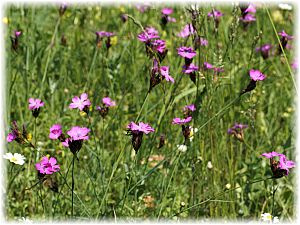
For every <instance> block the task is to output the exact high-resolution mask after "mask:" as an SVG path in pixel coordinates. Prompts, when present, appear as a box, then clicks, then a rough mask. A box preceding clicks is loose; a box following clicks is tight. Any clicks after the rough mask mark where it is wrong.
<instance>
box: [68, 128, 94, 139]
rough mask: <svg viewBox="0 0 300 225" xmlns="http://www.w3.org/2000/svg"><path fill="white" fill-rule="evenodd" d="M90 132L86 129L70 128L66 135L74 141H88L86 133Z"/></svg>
mask: <svg viewBox="0 0 300 225" xmlns="http://www.w3.org/2000/svg"><path fill="white" fill-rule="evenodd" d="M89 132H90V129H88V128H86V127H78V126H75V127H72V128H71V130H69V131H68V132H67V134H68V135H69V136H70V137H71V138H72V140H74V141H78V140H88V139H89V136H88V133H89Z"/></svg>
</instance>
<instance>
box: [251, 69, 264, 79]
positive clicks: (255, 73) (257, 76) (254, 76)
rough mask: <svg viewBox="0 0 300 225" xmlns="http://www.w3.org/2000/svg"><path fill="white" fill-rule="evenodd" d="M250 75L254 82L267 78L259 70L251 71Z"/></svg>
mask: <svg viewBox="0 0 300 225" xmlns="http://www.w3.org/2000/svg"><path fill="white" fill-rule="evenodd" d="M249 74H250V77H251V79H252V80H254V81H258V80H264V79H265V78H266V76H265V75H264V74H263V73H262V72H260V71H259V70H254V69H251V70H250V71H249Z"/></svg>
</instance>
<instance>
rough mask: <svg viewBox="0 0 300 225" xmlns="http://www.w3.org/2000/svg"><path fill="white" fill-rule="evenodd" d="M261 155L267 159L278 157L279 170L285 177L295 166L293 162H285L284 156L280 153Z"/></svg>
mask: <svg viewBox="0 0 300 225" xmlns="http://www.w3.org/2000/svg"><path fill="white" fill-rule="evenodd" d="M261 155H262V156H264V157H266V158H268V159H271V158H274V157H279V169H282V170H285V175H286V176H287V175H288V174H289V169H291V168H294V167H295V166H296V165H295V162H293V161H290V160H287V159H286V156H285V155H284V154H282V153H278V152H268V153H263V154H261Z"/></svg>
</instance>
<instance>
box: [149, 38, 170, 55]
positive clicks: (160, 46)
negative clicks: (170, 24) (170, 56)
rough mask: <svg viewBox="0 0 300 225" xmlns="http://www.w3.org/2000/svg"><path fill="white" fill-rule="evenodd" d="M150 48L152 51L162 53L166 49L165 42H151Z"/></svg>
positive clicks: (158, 40)
mask: <svg viewBox="0 0 300 225" xmlns="http://www.w3.org/2000/svg"><path fill="white" fill-rule="evenodd" d="M151 46H152V49H153V50H154V51H158V52H160V53H163V52H164V51H165V49H166V41H164V40H160V39H157V40H153V41H151Z"/></svg>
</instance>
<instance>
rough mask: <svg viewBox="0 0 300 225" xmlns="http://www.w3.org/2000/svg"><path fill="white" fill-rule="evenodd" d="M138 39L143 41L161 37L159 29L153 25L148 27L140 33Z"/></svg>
mask: <svg viewBox="0 0 300 225" xmlns="http://www.w3.org/2000/svg"><path fill="white" fill-rule="evenodd" d="M137 37H138V39H139V40H140V41H141V42H148V41H150V40H151V39H154V38H159V35H158V31H157V30H156V29H155V28H153V27H146V28H145V31H143V32H141V33H140V34H138V36H137Z"/></svg>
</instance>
